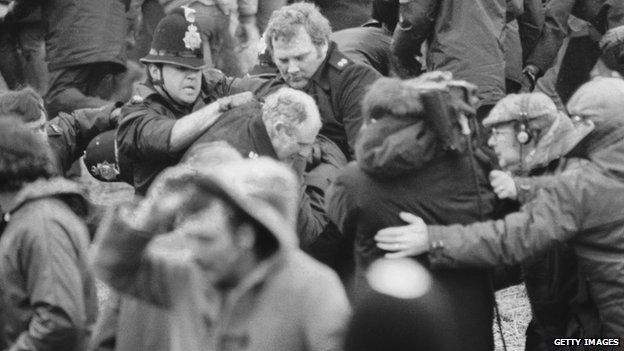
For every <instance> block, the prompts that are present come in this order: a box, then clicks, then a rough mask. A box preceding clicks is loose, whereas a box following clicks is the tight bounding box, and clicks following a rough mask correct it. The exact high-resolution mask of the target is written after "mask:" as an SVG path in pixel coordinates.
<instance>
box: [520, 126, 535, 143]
mask: <svg viewBox="0 0 624 351" xmlns="http://www.w3.org/2000/svg"><path fill="white" fill-rule="evenodd" d="M532 139H533V136H532V135H531V131H530V130H529V128H528V127H527V125H526V123H525V122H520V130H518V133H517V134H516V140H517V141H518V142H519V143H520V144H522V145H526V144H528V143H530V142H531V140H532Z"/></svg>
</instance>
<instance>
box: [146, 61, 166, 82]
mask: <svg viewBox="0 0 624 351" xmlns="http://www.w3.org/2000/svg"><path fill="white" fill-rule="evenodd" d="M147 69H148V70H149V73H150V76H151V78H152V81H161V80H162V77H161V73H162V72H161V70H160V69H159V68H158V66H156V65H155V64H150V65H149V66H148V67H147Z"/></svg>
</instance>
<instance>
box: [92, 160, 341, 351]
mask: <svg viewBox="0 0 624 351" xmlns="http://www.w3.org/2000/svg"><path fill="white" fill-rule="evenodd" d="M164 181H165V182H166V185H165V186H164V187H159V189H165V191H163V192H162V193H161V194H160V196H148V197H147V198H146V199H145V200H143V201H142V202H140V203H139V204H138V205H137V206H136V207H120V208H117V209H115V211H114V212H112V213H111V216H110V217H109V219H108V221H107V223H106V224H105V225H104V226H103V228H102V232H101V236H100V240H99V242H98V244H97V249H96V255H95V267H96V270H97V272H98V273H99V274H100V277H102V278H103V279H104V280H105V281H106V282H108V283H109V284H111V286H113V287H115V288H116V289H118V290H120V291H121V292H123V293H125V294H130V295H132V296H135V297H137V298H139V299H141V300H144V301H148V302H150V303H152V304H155V305H157V306H160V307H162V308H165V309H167V310H168V311H169V313H170V315H171V320H172V323H171V331H170V333H171V338H170V349H171V350H185V351H187V350H204V349H205V348H206V347H214V348H216V349H251V350H338V349H340V348H341V345H342V335H343V332H344V328H345V325H346V322H347V319H348V316H349V306H348V302H347V299H346V296H345V293H344V290H343V288H342V286H341V284H340V281H339V280H338V278H337V276H336V275H335V274H334V273H333V272H331V271H330V270H329V269H328V268H327V267H324V266H322V265H320V264H319V263H318V262H315V261H314V260H312V259H311V258H309V257H307V256H306V255H304V254H303V253H301V252H300V251H299V250H298V249H297V237H296V235H295V218H296V206H297V187H298V185H297V180H296V177H295V175H294V174H293V172H292V171H291V170H289V169H288V167H286V166H284V165H283V164H280V163H278V162H276V161H273V160H270V159H267V158H263V157H259V158H257V159H251V160H241V161H232V162H229V163H225V164H222V165H221V166H220V167H218V169H213V170H211V171H209V172H200V173H197V174H190V175H187V176H182V177H180V176H176V177H174V178H170V179H165V180H164ZM166 233H170V234H171V235H174V236H177V240H182V242H183V243H184V249H183V250H182V252H181V253H179V254H177V255H169V256H168V257H166V258H159V257H155V256H154V255H149V254H147V251H145V250H146V247H147V245H148V244H149V243H150V242H152V241H153V240H157V239H155V238H156V237H157V236H159V235H162V234H166ZM137 327H138V326H137Z"/></svg>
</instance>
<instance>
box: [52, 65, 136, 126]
mask: <svg viewBox="0 0 624 351" xmlns="http://www.w3.org/2000/svg"><path fill="white" fill-rule="evenodd" d="M124 71H125V67H124V66H121V65H119V64H115V63H110V62H98V63H90V64H85V65H79V66H71V67H65V68H60V69H57V70H54V71H50V84H49V86H50V88H49V89H48V92H47V93H46V95H45V104H46V109H47V111H48V116H50V118H54V117H55V116H56V115H58V113H59V112H68V113H70V112H72V111H74V110H76V109H80V108H97V107H101V106H104V105H106V104H108V103H110V102H109V101H108V99H110V98H111V97H112V95H113V92H114V91H115V89H116V87H117V82H118V80H119V78H120V76H121V74H122V73H123V72H124Z"/></svg>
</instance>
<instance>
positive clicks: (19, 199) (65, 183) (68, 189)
mask: <svg viewBox="0 0 624 351" xmlns="http://www.w3.org/2000/svg"><path fill="white" fill-rule="evenodd" d="M84 194H85V189H84V188H83V187H82V186H81V185H79V184H77V183H74V182H72V181H69V180H67V179H65V178H61V177H58V178H51V179H38V180H36V181H34V182H32V183H29V184H27V185H25V186H24V187H23V188H22V189H21V190H20V191H19V192H18V193H17V194H16V195H15V198H14V199H13V202H12V203H11V205H10V206H9V208H8V209H6V211H5V212H6V213H12V212H15V211H17V210H18V209H19V208H20V207H22V206H23V205H24V204H26V203H27V202H30V201H33V200H37V199H42V198H47V197H53V196H56V195H76V196H79V197H80V198H82V199H83V200H84V201H85V202H86V199H85V197H84Z"/></svg>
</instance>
